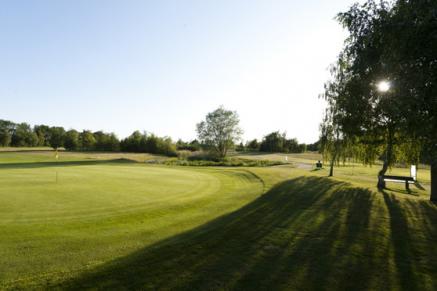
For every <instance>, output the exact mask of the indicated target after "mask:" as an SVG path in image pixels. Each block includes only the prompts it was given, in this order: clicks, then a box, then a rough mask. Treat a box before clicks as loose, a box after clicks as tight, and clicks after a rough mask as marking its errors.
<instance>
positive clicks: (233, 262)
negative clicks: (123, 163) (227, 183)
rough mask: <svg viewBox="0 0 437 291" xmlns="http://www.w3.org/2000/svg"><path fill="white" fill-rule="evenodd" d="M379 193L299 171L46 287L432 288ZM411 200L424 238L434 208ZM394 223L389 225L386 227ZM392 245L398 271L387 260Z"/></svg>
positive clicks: (393, 208) (404, 226)
mask: <svg viewBox="0 0 437 291" xmlns="http://www.w3.org/2000/svg"><path fill="white" fill-rule="evenodd" d="M377 195H379V194H377V193H374V192H371V191H369V190H367V189H363V188H353V187H351V186H350V185H348V184H346V183H342V182H337V181H334V180H331V179H327V178H317V177H299V178H296V179H293V180H289V181H285V182H283V183H280V184H279V185H276V186H275V187H274V188H272V189H271V190H270V191H268V192H267V193H266V194H264V195H262V196H261V197H260V198H258V199H257V200H255V201H254V202H252V203H250V204H248V205H246V206H244V207H243V208H241V209H239V210H237V211H235V212H233V213H231V214H228V215H225V216H222V217H219V218H217V219H215V220H213V221H211V222H209V223H207V224H205V225H202V226H200V227H198V228H195V229H193V230H190V231H188V232H185V233H182V234H179V235H176V236H174V237H171V238H168V239H166V240H163V241H161V242H158V243H156V244H154V245H151V246H148V247H146V248H144V249H142V250H139V251H136V252H134V253H132V254H130V255H128V256H126V257H123V258H120V259H117V260H114V261H112V262H109V263H107V264H105V265H103V266H101V267H98V268H96V269H94V270H91V271H88V272H86V273H83V274H82V275H80V276H78V277H76V278H72V279H70V280H67V281H65V282H62V283H61V284H60V285H56V286H49V287H55V288H61V289H70V290H79V289H80V290H82V289H100V290H123V289H142V290H228V289H234V290H371V289H373V290H374V289H379V290H390V289H399V288H401V289H405V290H407V289H408V290H415V289H420V288H422V287H427V286H428V287H429V286H431V287H437V285H436V282H437V276H432V275H433V274H435V271H434V273H433V272H432V271H430V270H429V269H421V268H422V267H423V266H422V265H420V264H417V260H416V259H409V258H407V259H403V258H402V255H401V254H402V253H404V254H405V255H406V256H410V255H414V254H417V250H416V249H415V248H418V247H419V246H416V245H415V244H413V243H409V242H404V241H402V239H407V240H412V239H413V238H412V237H411V236H410V235H409V234H408V227H409V226H408V222H407V221H406V220H405V219H404V218H403V215H404V213H403V212H402V211H400V210H398V209H397V207H398V205H397V202H396V201H394V200H393V199H392V198H390V197H386V196H384V199H378V197H375V196H377ZM375 201H377V202H375ZM378 201H379V202H378ZM384 201H385V204H387V207H388V210H387V208H386V207H385V205H384ZM375 203H378V204H377V205H375ZM411 207H413V209H416V210H417V211H420V212H421V214H422V215H426V216H427V219H428V223H429V225H428V232H427V233H426V235H427V238H430V239H433V238H435V237H436V236H437V230H436V228H435V227H433V225H436V224H437V208H435V207H434V206H429V205H421V204H418V205H415V206H411ZM418 209H420V210H418ZM388 215H389V216H390V220H388V219H387V216H388ZM390 227H391V233H387V229H388V228H390ZM392 243H393V245H394V248H395V266H396V268H394V269H393V268H392V267H391V262H390V259H389V257H390V254H391V251H392V250H391V248H392V247H391V245H392ZM429 250H430V251H431V253H428V254H427V255H428V256H429V257H430V258H429V259H428V261H431V260H432V259H431V258H435V257H437V249H436V248H435V247H434V248H433V249H429ZM421 259H423V258H421ZM428 261H427V262H428ZM414 272H427V273H428V274H429V275H430V276H429V277H423V276H417V275H414V274H412V273H414ZM422 280H423V281H422Z"/></svg>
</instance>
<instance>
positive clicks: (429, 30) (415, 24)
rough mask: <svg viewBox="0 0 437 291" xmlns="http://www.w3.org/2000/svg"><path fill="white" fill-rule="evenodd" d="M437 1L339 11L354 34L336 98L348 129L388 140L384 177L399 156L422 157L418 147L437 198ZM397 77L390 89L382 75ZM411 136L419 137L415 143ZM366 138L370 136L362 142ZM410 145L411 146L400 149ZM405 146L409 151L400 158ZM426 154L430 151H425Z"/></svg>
mask: <svg viewBox="0 0 437 291" xmlns="http://www.w3.org/2000/svg"><path fill="white" fill-rule="evenodd" d="M436 9H437V2H436V1H427V0H417V1H407V0H398V1H395V2H393V3H392V4H391V5H388V4H386V3H385V2H380V3H379V4H377V3H376V2H375V1H367V2H366V3H364V4H363V5H358V4H356V5H354V6H352V7H351V8H350V9H349V11H347V12H344V13H340V14H339V15H338V19H339V21H340V22H341V23H342V24H343V25H344V26H345V27H346V28H347V29H348V31H349V33H350V36H349V37H348V39H347V42H346V45H345V47H344V49H343V51H342V52H341V54H340V57H339V64H341V65H343V69H344V74H343V76H344V78H345V79H344V80H343V84H344V87H343V90H342V92H341V94H339V95H338V96H337V98H336V100H335V102H336V106H338V107H339V108H340V110H341V112H342V113H343V115H342V119H341V120H340V121H339V122H340V123H341V124H342V125H343V128H342V130H343V132H344V133H345V134H347V135H349V136H354V138H355V139H357V140H360V141H361V142H362V141H367V144H366V145H365V147H366V148H367V149H368V150H369V152H372V151H373V152H374V151H375V150H376V149H378V148H381V145H383V147H382V148H383V153H382V156H383V160H384V164H383V167H382V169H381V171H380V173H379V175H378V176H379V182H378V186H379V187H383V186H384V185H383V183H382V181H381V177H382V176H383V174H384V173H385V171H386V170H387V167H388V166H389V165H390V164H392V163H393V162H394V161H395V160H397V159H399V158H401V159H405V160H410V161H415V160H417V152H418V151H417V147H418V146H420V147H421V151H422V153H423V154H422V156H426V157H427V160H428V162H429V163H430V165H431V180H432V183H431V184H432V187H431V200H433V201H437V135H436V134H435V132H437V118H436V116H437V98H435V96H436V95H437V62H436V61H435V48H436V47H437V38H436V37H435V31H437V21H436V14H435V11H436ZM384 79H385V80H387V81H388V82H390V84H391V88H390V90H389V91H388V92H387V94H381V92H378V90H377V86H376V85H377V82H378V81H380V80H384ZM411 141H415V143H413V144H411ZM363 144H364V143H363ZM408 145H411V147H410V150H408V152H405V151H403V153H402V151H400V150H399V149H401V148H405V146H407V147H408ZM399 153H401V154H402V155H403V156H401V157H396V156H395V155H396V154H399ZM425 153H426V154H425Z"/></svg>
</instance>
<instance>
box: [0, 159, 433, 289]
mask: <svg viewBox="0 0 437 291" xmlns="http://www.w3.org/2000/svg"><path fill="white" fill-rule="evenodd" d="M103 155H104V157H102V156H101V155H100V154H98V153H88V154H82V153H61V158H60V161H59V162H57V163H56V162H55V163H53V153H52V152H49V151H47V152H36V153H35V152H25V153H18V152H13V151H12V152H7V153H6V152H2V153H0V289H16V288H24V289H32V288H34V289H43V288H55V289H56V288H59V289H77V290H79V289H86V288H97V289H102V290H107V289H116V290H120V289H146V290H156V289H158V290H170V289H172V290H174V289H179V290H225V289H236V290H255V289H256V290H267V289H268V290H293V289H295V290H308V289H309V290H312V289H318V290H326V289H331V290H375V289H376V290H400V289H403V290H436V289H437V260H436V259H435V258H437V206H436V205H434V204H431V203H430V202H428V201H427V198H428V194H427V191H426V190H420V189H417V188H415V187H414V186H412V187H411V188H412V190H413V191H412V193H406V192H405V191H403V189H402V188H403V187H402V185H397V184H394V185H391V184H390V185H389V187H390V190H387V191H385V192H382V193H381V192H376V189H375V188H374V184H375V183H376V181H375V179H376V178H375V175H376V174H375V173H376V172H377V168H376V167H374V168H368V167H362V166H356V165H354V166H349V167H341V168H338V169H336V177H334V178H327V177H326V174H327V170H321V171H312V170H308V169H301V168H296V167H290V166H287V165H285V166H277V167H266V168H224V167H222V168H218V167H217V168H211V167H199V168H195V167H176V166H158V165H149V164H145V163H133V162H120V161H116V160H113V159H119V158H129V157H120V155H123V154H115V155H114V156H111V155H110V154H103ZM137 158H138V159H137V160H138V161H141V159H154V158H156V157H154V156H150V155H149V156H144V157H137ZM258 158H262V156H259V157H258ZM270 158H271V157H269V159H270ZM295 158H296V159H300V160H307V161H308V163H310V160H309V159H308V158H309V157H308V156H303V155H302V156H296V157H295ZM393 171H394V172H396V173H405V171H407V170H405V169H393ZM56 173H57V174H56ZM56 175H57V177H58V178H57V180H56ZM419 175H420V176H419V179H421V182H422V181H423V183H424V184H426V183H429V176H427V174H426V173H425V171H423V172H419Z"/></svg>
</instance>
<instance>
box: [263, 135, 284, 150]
mask: <svg viewBox="0 0 437 291" xmlns="http://www.w3.org/2000/svg"><path fill="white" fill-rule="evenodd" d="M285 140H286V138H285V133H283V134H281V133H280V132H279V131H275V132H272V133H269V134H268V135H266V136H265V137H264V138H263V140H262V141H261V143H260V146H259V150H260V151H261V152H271V153H273V152H278V153H280V152H283V151H284V143H285Z"/></svg>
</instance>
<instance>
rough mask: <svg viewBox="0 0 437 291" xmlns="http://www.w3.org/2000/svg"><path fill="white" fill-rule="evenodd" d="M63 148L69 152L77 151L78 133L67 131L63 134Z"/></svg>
mask: <svg viewBox="0 0 437 291" xmlns="http://www.w3.org/2000/svg"><path fill="white" fill-rule="evenodd" d="M64 147H65V149H66V150H69V151H75V150H77V149H79V132H77V131H76V130H74V129H71V130H69V131H67V132H66V133H65V139H64Z"/></svg>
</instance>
